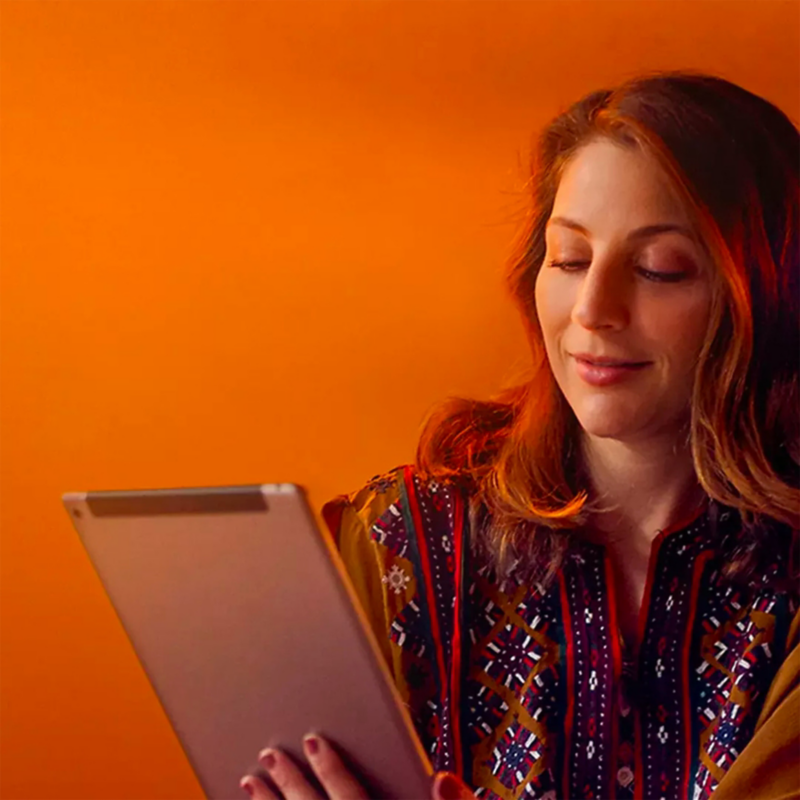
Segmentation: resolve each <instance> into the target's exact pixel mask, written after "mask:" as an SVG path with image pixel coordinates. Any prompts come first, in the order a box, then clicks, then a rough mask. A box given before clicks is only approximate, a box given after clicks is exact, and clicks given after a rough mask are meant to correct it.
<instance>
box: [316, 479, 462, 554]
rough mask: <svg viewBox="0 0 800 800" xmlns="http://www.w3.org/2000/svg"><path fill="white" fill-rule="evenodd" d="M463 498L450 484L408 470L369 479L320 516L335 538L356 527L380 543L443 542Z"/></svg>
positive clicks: (454, 521)
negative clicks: (402, 539)
mask: <svg viewBox="0 0 800 800" xmlns="http://www.w3.org/2000/svg"><path fill="white" fill-rule="evenodd" d="M463 498H464V493H463V490H462V489H461V488H459V485H458V484H457V483H456V482H454V481H442V480H437V479H436V478H432V477H430V476H426V475H423V474H422V473H421V472H420V471H419V470H418V469H417V468H416V467H415V466H413V465H410V464H406V465H402V466H399V467H395V468H394V469H391V470H389V471H388V472H383V473H380V474H378V475H375V476H373V477H372V478H370V480H369V481H367V482H366V483H365V484H364V485H363V486H361V488H359V489H357V490H355V491H354V492H351V493H349V494H343V495H340V496H338V497H335V498H334V499H333V500H330V501H329V502H328V503H326V504H325V505H324V506H323V509H322V515H323V517H324V519H325V521H326V523H327V525H328V527H329V528H330V530H331V532H332V533H333V534H334V536H335V537H336V538H337V540H338V537H339V536H340V535H341V530H342V528H343V527H349V528H352V527H353V526H354V525H355V526H356V527H358V528H360V529H361V530H362V531H363V532H365V533H367V534H369V535H370V537H371V538H377V539H378V540H379V541H382V540H383V539H385V537H386V532H387V531H388V530H392V531H394V532H395V534H400V535H401V536H403V535H404V536H406V537H408V535H409V534H410V533H412V532H413V533H415V534H416V536H420V535H423V536H425V537H426V538H427V537H428V536H432V535H436V536H441V535H444V534H446V533H447V532H448V531H449V532H452V529H453V527H454V525H455V524H456V523H457V517H459V516H460V515H459V513H458V511H459V510H460V507H461V506H462V505H463Z"/></svg>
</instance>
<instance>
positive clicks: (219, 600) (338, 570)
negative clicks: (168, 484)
mask: <svg viewBox="0 0 800 800" xmlns="http://www.w3.org/2000/svg"><path fill="white" fill-rule="evenodd" d="M62 499H63V502H64V505H65V507H66V509H67V512H68V513H69V515H70V518H71V519H72V522H73V524H74V526H75V529H76V530H77V532H78V535H79V536H80V539H81V541H82V543H83V545H84V547H85V549H86V552H87V554H88V555H89V558H90V559H91V562H92V564H93V565H94V568H95V571H96V572H97V575H98V576H99V578H100V581H101V582H102V584H103V587H104V588H105V591H106V594H107V595H108V597H109V599H110V601H111V603H112V605H113V607H114V609H115V611H116V613H117V616H118V617H119V619H120V621H121V623H122V625H123V627H124V629H125V631H126V633H127V635H128V638H129V639H130V642H131V645H132V646H133V649H134V651H135V653H136V655H137V657H138V658H139V661H140V662H141V664H142V667H143V668H144V671H145V673H146V674H147V676H148V678H149V679H150V682H151V684H152V686H153V689H154V691H155V693H156V695H157V696H158V699H159V701H160V703H161V705H162V707H163V708H164V711H165V713H166V715H167V717H168V718H169V720H170V722H171V724H172V727H173V728H174V730H175V733H176V735H177V737H178V739H179V740H180V742H181V745H182V746H183V749H184V751H185V753H186V755H187V757H188V760H189V762H190V764H191V765H192V768H193V769H194V771H195V773H196V775H197V778H198V780H199V782H200V784H201V786H202V787H203V790H204V792H205V794H206V796H207V797H208V798H211V799H212V800H223V798H224V799H225V800H228V798H243V797H244V796H245V795H244V793H243V791H242V789H240V788H239V781H240V779H241V778H242V777H243V776H244V775H245V774H247V773H250V774H258V775H261V776H263V775H264V772H263V770H262V769H261V768H260V767H259V766H258V764H257V761H256V756H257V754H258V753H259V752H260V750H261V749H262V748H264V747H267V746H280V747H282V748H283V749H284V750H285V751H287V752H288V753H290V754H291V755H293V756H294V757H296V759H297V760H298V761H299V762H301V763H302V762H303V757H302V746H301V740H302V737H303V735H304V734H306V733H308V732H310V731H314V732H317V733H319V734H321V735H322V736H325V737H327V738H329V739H330V740H331V741H332V742H333V743H334V744H335V745H336V746H338V747H339V748H340V749H341V751H342V752H343V753H344V754H346V756H347V757H349V761H350V764H351V766H353V767H354V768H355V770H356V771H357V773H358V774H359V775H360V777H361V778H362V781H363V782H364V784H365V786H366V787H367V790H368V792H369V796H370V797H376V798H395V799H396V800H401V799H402V798H413V799H414V800H420V799H421V798H427V797H430V789H431V782H432V769H431V766H430V763H429V761H428V759H427V757H426V755H425V752H424V750H423V749H422V745H421V744H420V742H419V740H418V738H417V736H416V732H415V730H414V726H413V723H412V721H411V718H410V716H409V714H408V711H407V709H406V707H405V706H404V705H403V703H402V701H401V699H400V696H399V694H398V692H397V690H396V688H395V686H394V683H393V681H392V679H391V676H390V674H389V671H388V669H387V667H386V665H385V662H384V660H383V657H382V655H381V652H380V649H379V646H378V643H377V642H376V641H375V639H374V636H373V634H372V632H371V630H370V628H369V626H368V623H367V620H366V617H365V616H364V613H363V611H362V610H361V606H360V604H359V602H358V599H357V597H356V595H355V592H354V590H353V588H352V585H351V583H350V581H349V578H348V577H347V573H346V571H345V569H344V566H343V564H342V562H341V560H340V557H339V554H338V552H337V551H336V548H335V546H334V543H333V541H332V539H331V537H330V536H329V535H328V534H327V533H322V532H321V531H320V530H319V528H318V526H317V525H316V523H315V521H314V516H313V514H312V513H311V510H310V508H309V505H308V503H307V500H306V497H305V494H304V492H303V491H302V489H301V488H300V487H299V486H297V485H294V484H269V485H254V486H230V487H219V488H203V489H156V490H147V491H121V492H83V493H67V494H65V495H63V498H62Z"/></svg>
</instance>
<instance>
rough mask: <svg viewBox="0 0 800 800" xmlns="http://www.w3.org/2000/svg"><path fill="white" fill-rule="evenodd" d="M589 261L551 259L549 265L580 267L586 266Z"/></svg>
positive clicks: (560, 267) (559, 267)
mask: <svg viewBox="0 0 800 800" xmlns="http://www.w3.org/2000/svg"><path fill="white" fill-rule="evenodd" d="M590 263H591V262H589V261H551V262H550V266H551V267H556V268H557V269H581V268H582V267H588V266H589V264H590Z"/></svg>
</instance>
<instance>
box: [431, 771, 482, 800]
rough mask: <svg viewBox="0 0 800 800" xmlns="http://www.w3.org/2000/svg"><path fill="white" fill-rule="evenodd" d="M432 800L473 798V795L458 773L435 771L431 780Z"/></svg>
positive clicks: (473, 799)
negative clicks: (434, 775)
mask: <svg viewBox="0 0 800 800" xmlns="http://www.w3.org/2000/svg"><path fill="white" fill-rule="evenodd" d="M432 797H433V800H475V795H474V794H472V791H471V790H470V788H469V787H468V786H467V784H466V783H464V781H462V780H461V778H459V777H458V775H455V774H454V773H452V772H437V773H436V777H435V778H434V780H433V792H432Z"/></svg>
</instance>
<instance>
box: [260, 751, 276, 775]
mask: <svg viewBox="0 0 800 800" xmlns="http://www.w3.org/2000/svg"><path fill="white" fill-rule="evenodd" d="M258 760H259V762H260V763H261V764H262V766H263V767H264V768H265V769H268V770H273V769H275V764H276V760H275V751H274V750H269V749H267V750H262V751H261V752H260V753H259V754H258Z"/></svg>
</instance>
